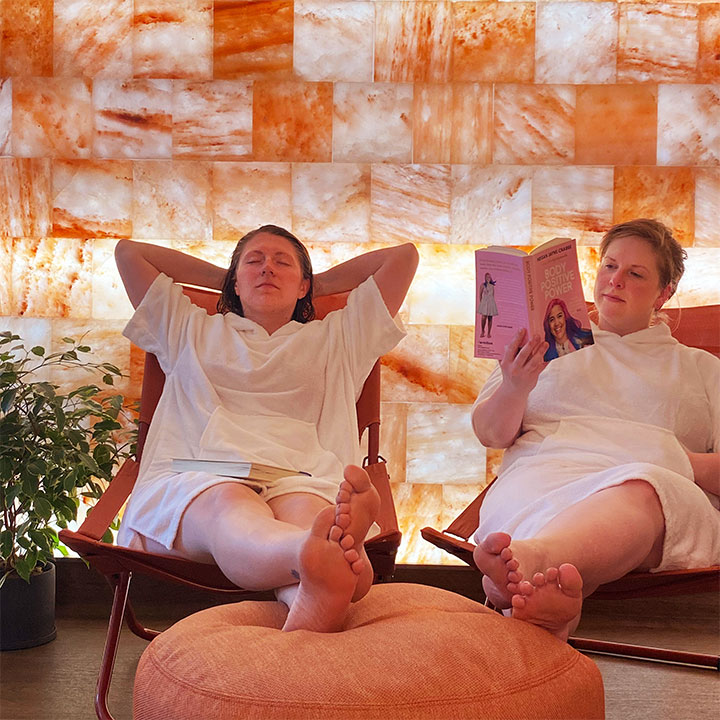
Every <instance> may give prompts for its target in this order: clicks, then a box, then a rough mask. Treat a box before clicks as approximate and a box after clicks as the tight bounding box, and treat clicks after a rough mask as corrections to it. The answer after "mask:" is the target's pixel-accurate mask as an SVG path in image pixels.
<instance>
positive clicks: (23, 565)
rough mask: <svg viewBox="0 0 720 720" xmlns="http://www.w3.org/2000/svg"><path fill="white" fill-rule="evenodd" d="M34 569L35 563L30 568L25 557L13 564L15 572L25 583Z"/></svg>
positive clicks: (28, 561) (28, 580)
mask: <svg viewBox="0 0 720 720" xmlns="http://www.w3.org/2000/svg"><path fill="white" fill-rule="evenodd" d="M34 568H35V563H33V564H32V567H31V566H30V558H28V557H27V556H25V557H22V558H20V559H19V560H18V561H17V562H16V563H15V572H17V574H18V575H19V576H20V577H21V578H22V579H23V580H25V582H28V583H29V582H30V573H31V572H32V571H33V569H34Z"/></svg>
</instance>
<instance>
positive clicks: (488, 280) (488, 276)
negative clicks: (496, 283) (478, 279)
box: [485, 273, 492, 283]
mask: <svg viewBox="0 0 720 720" xmlns="http://www.w3.org/2000/svg"><path fill="white" fill-rule="evenodd" d="M491 280H492V278H491V277H490V273H485V282H486V283H488V282H490V281H491Z"/></svg>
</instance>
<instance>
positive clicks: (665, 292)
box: [655, 285, 673, 310]
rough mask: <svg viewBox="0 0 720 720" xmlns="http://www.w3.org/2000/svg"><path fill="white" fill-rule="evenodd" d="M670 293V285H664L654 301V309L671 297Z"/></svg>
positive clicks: (671, 290) (657, 308)
mask: <svg viewBox="0 0 720 720" xmlns="http://www.w3.org/2000/svg"><path fill="white" fill-rule="evenodd" d="M672 294H673V289H672V285H666V286H665V288H664V289H663V291H662V292H661V293H660V295H658V298H657V300H656V301H655V309H656V310H659V309H660V308H661V307H662V306H663V305H664V304H665V303H666V302H667V301H668V300H669V299H670V298H671V297H672Z"/></svg>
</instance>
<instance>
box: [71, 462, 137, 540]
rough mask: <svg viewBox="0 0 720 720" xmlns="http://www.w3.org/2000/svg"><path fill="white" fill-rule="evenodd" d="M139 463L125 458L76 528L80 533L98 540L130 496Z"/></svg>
mask: <svg viewBox="0 0 720 720" xmlns="http://www.w3.org/2000/svg"><path fill="white" fill-rule="evenodd" d="M139 469H140V465H139V464H138V463H137V462H136V461H135V460H133V459H132V458H130V459H128V460H126V461H125V462H124V463H123V465H122V467H121V468H120V470H118V473H117V475H115V477H114V478H113V479H112V481H111V483H110V485H108V487H107V490H105V492H104V493H103V494H102V497H101V498H100V499H99V500H98V501H97V503H95V505H93V507H92V509H91V510H90V512H89V513H88V516H87V518H86V519H85V522H84V523H83V524H82V525H81V526H80V528H79V529H78V533H79V534H80V535H85V536H87V537H90V538H93V539H94V540H100V539H101V538H102V536H103V535H104V534H105V532H106V531H107V529H108V528H109V527H110V525H111V523H112V521H113V520H114V519H115V518H116V517H117V514H118V513H119V512H120V508H122V506H123V505H124V504H125V501H126V500H127V499H128V497H129V496H130V493H131V491H132V489H133V487H134V485H135V481H136V480H137V475H138V470H139Z"/></svg>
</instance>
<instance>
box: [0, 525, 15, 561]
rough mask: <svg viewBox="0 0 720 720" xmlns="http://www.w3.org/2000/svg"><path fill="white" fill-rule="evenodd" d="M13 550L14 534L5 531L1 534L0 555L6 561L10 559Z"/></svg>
mask: <svg viewBox="0 0 720 720" xmlns="http://www.w3.org/2000/svg"><path fill="white" fill-rule="evenodd" d="M12 549H13V534H12V532H10V530H3V531H2V532H0V555H2V557H3V558H4V559H7V558H8V557H10V553H11V552H12Z"/></svg>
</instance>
